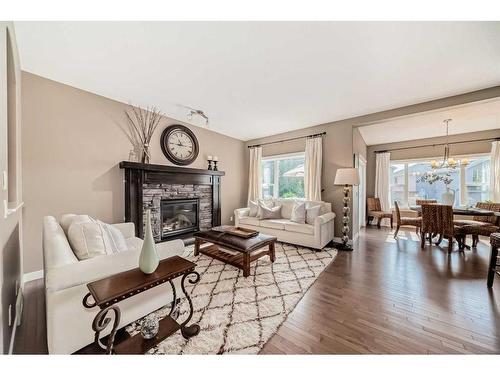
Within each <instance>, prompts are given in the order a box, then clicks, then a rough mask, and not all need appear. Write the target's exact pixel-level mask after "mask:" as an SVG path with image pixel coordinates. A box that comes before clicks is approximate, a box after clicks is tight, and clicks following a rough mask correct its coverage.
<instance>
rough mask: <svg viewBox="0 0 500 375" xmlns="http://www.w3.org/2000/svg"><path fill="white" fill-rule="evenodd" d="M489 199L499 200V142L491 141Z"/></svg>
mask: <svg viewBox="0 0 500 375" xmlns="http://www.w3.org/2000/svg"><path fill="white" fill-rule="evenodd" d="M490 192H491V196H490V200H492V201H493V202H500V142H499V141H494V142H492V143H491V164H490Z"/></svg>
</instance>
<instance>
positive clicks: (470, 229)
mask: <svg viewBox="0 0 500 375" xmlns="http://www.w3.org/2000/svg"><path fill="white" fill-rule="evenodd" d="M476 207H477V208H482V209H484V210H488V211H494V212H500V203H488V202H477V203H476ZM455 225H459V226H460V227H461V231H462V232H463V234H464V235H465V236H467V235H468V234H470V235H472V247H477V243H478V242H479V236H487V237H489V236H490V235H491V234H492V233H495V232H500V216H473V217H472V220H455ZM464 241H465V239H464Z"/></svg>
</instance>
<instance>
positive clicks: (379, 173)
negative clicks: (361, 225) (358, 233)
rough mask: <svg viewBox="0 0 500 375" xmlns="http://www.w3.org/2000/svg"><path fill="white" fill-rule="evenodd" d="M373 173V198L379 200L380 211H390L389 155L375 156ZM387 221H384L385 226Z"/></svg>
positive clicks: (385, 153) (380, 154)
mask: <svg viewBox="0 0 500 375" xmlns="http://www.w3.org/2000/svg"><path fill="white" fill-rule="evenodd" d="M376 158H377V159H376V171H375V197H377V198H379V199H380V207H381V208H382V211H390V210H391V197H390V186H389V185H390V177H389V176H390V173H389V172H390V168H391V153H390V152H383V153H379V154H377V157H376ZM387 222H388V219H384V220H383V223H384V225H386V224H387Z"/></svg>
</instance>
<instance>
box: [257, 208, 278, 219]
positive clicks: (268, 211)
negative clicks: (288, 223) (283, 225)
mask: <svg viewBox="0 0 500 375" xmlns="http://www.w3.org/2000/svg"><path fill="white" fill-rule="evenodd" d="M259 208H260V216H259V219H264V220H265V219H281V206H276V207H272V208H267V207H266V206H264V205H262V204H261V205H259Z"/></svg>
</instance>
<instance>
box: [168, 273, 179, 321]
mask: <svg viewBox="0 0 500 375" xmlns="http://www.w3.org/2000/svg"><path fill="white" fill-rule="evenodd" d="M168 282H169V284H170V287H171V288H172V295H173V298H172V306H171V307H170V312H169V313H168V316H170V317H172V318H174V319H176V318H178V316H175V315H176V311H177V307H178V306H177V292H176V290H175V285H174V283H173V282H172V280H169V281H168Z"/></svg>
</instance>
